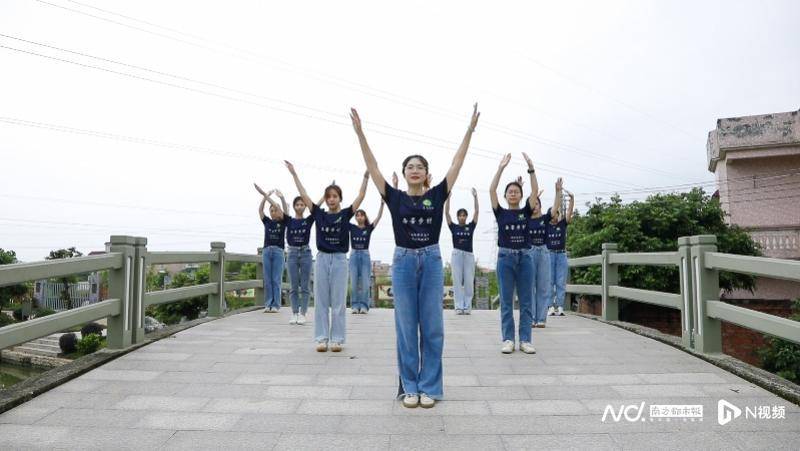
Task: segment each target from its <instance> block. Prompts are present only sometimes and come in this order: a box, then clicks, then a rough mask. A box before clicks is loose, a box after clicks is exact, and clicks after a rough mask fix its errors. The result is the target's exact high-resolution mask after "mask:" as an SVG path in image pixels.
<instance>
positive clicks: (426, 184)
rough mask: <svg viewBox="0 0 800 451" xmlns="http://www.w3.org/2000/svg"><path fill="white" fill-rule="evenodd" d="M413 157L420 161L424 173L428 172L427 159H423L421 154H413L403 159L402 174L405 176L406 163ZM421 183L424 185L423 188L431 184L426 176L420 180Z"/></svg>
mask: <svg viewBox="0 0 800 451" xmlns="http://www.w3.org/2000/svg"><path fill="white" fill-rule="evenodd" d="M414 158H416V159H418V160H419V161H420V162H422V166H424V167H425V175H428V174H430V169H429V168H428V160H427V159H425V157H423V156H422V155H418V154H415V155H409V156H407V157H406V159H405V160H403V170H402V173H403V176H404V177H405V175H406V165H407V164H408V162H409V161H411V160H412V159H414ZM422 185H423V186H424V187H425V189H428V188H430V187H431V184H430V183H428V177H425V180H424V181H423V182H422Z"/></svg>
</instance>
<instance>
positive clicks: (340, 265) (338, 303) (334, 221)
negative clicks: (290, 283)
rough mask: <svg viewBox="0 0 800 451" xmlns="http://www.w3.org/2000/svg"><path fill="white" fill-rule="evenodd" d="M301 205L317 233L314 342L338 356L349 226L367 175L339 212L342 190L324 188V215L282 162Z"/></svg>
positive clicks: (342, 337)
mask: <svg viewBox="0 0 800 451" xmlns="http://www.w3.org/2000/svg"><path fill="white" fill-rule="evenodd" d="M285 163H286V167H287V168H288V169H289V172H290V173H291V174H292V178H294V183H295V185H297V191H298V192H299V193H300V197H302V198H303V202H305V203H306V205H310V206H311V216H313V218H314V223H315V227H316V232H317V262H316V266H315V267H314V339H315V341H316V342H317V351H318V352H325V351H327V350H328V343H330V350H331V351H333V352H340V351H341V350H342V345H343V344H344V342H345V321H346V318H345V309H346V307H345V303H346V298H347V250H348V247H349V239H348V238H349V237H348V235H349V234H350V228H349V227H348V223H349V222H350V218H352V217H353V211H355V210H357V209H358V207H359V206H360V205H361V201H362V200H364V194H366V192H367V181H368V180H369V174H367V173H364V180H363V181H362V182H361V189H360V190H359V192H358V196H356V198H355V200H353V205H351V206H349V207H347V208H344V209H343V208H342V189H341V188H339V186H338V185H336V184H331V185H329V186H328V187H327V188H325V205H326V206H327V207H328V210H327V211H325V210H323V209H321V208H320V207H319V205H316V204H314V203H313V201H312V200H311V198H310V197H308V193H307V192H306V189H305V188H304V187H303V184H302V183H300V178H299V177H298V176H297V172H295V170H294V166H293V165H292V163H289V162H288V161H286V162H285Z"/></svg>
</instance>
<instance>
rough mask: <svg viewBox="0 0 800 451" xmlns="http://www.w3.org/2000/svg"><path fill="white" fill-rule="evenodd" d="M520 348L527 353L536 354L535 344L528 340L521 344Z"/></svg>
mask: <svg viewBox="0 0 800 451" xmlns="http://www.w3.org/2000/svg"><path fill="white" fill-rule="evenodd" d="M519 350H520V351H522V352H524V353H525V354H536V348H534V347H533V345H532V344H530V343H528V342H527V341H523V342H522V343H520V344H519Z"/></svg>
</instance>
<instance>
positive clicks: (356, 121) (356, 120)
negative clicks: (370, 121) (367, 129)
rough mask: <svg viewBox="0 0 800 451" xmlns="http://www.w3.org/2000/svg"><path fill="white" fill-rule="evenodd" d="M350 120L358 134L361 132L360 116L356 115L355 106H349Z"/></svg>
mask: <svg viewBox="0 0 800 451" xmlns="http://www.w3.org/2000/svg"><path fill="white" fill-rule="evenodd" d="M350 120H351V121H353V130H355V131H356V133H358V134H359V135H360V134H361V133H362V132H363V129H362V128H361V118H360V117H359V116H358V111H356V109H355V108H350Z"/></svg>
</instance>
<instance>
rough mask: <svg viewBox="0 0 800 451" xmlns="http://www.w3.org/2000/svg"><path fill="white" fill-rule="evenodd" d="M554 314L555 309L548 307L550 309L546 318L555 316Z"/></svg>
mask: <svg viewBox="0 0 800 451" xmlns="http://www.w3.org/2000/svg"><path fill="white" fill-rule="evenodd" d="M555 314H556V309H555V308H553V306H552V305H551V306H550V307H549V308H548V309H547V316H553V315H555Z"/></svg>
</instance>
